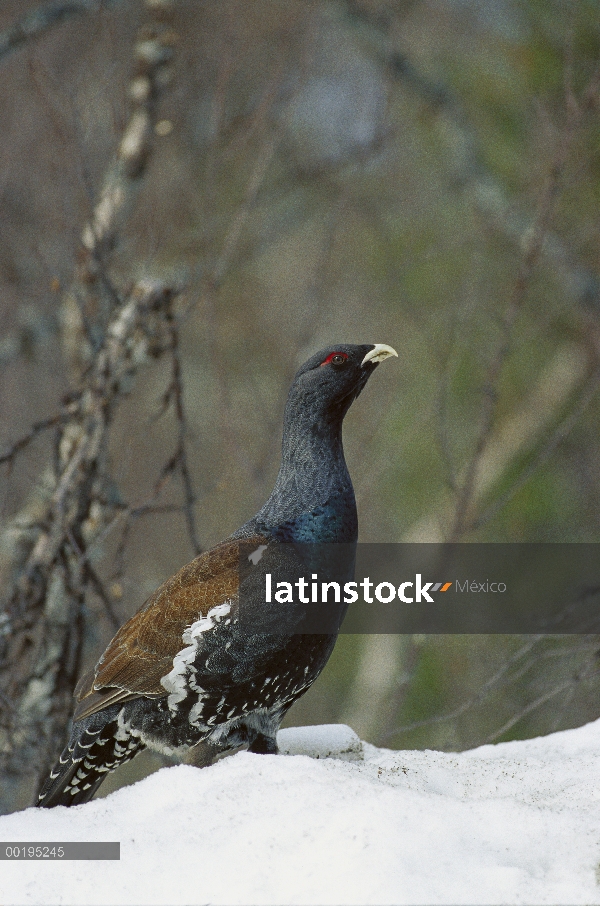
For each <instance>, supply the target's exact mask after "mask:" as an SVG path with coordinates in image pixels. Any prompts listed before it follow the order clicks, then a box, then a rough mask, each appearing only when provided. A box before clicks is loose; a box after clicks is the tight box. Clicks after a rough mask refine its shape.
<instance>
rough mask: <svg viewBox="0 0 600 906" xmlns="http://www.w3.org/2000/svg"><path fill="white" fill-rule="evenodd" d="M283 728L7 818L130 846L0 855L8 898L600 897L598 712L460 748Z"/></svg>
mask: <svg viewBox="0 0 600 906" xmlns="http://www.w3.org/2000/svg"><path fill="white" fill-rule="evenodd" d="M279 745H280V748H281V750H282V752H283V753H286V754H280V755H277V756H275V755H252V754H249V753H247V752H240V753H238V754H237V755H234V756H232V757H229V758H226V759H223V760H221V761H219V762H217V764H215V765H213V766H212V767H210V768H203V769H202V770H199V769H198V768H194V767H190V766H187V765H178V766H175V767H170V768H164V769H162V770H160V771H158V772H157V773H155V774H152V775H151V776H150V777H147V778H146V779H145V780H142V781H141V782H139V783H136V784H134V785H132V786H129V787H126V788H123V789H120V790H118V791H117V792H115V793H113V794H112V795H110V796H108V797H106V798H105V799H99V800H96V801H93V802H90V803H88V804H87V805H81V806H77V807H74V808H71V809H66V808H62V807H60V808H55V809H50V810H45V809H27V810H25V811H23V812H18V813H16V814H14V815H7V816H5V817H2V818H0V838H1V839H2V840H4V841H14V842H17V841H19V842H21V841H35V842H37V841H40V842H42V841H43V842H46V841H57V842H58V841H73V840H86V841H90V840H119V841H120V843H121V860H120V862H116V861H114V862H77V861H76V862H67V863H64V862H63V863H57V862H51V863H48V862H37V863H36V862H23V861H19V862H7V861H4V862H1V863H0V902H1V903H2V904H4V906H9V904H25V903H27V904H38V903H43V904H44V906H53V904H59V903H62V904H77V906H83V904H97V906H99V904H110V906H119V904H161V906H163V904H172V906H177V904H201V903H202V904H204V903H214V904H221V903H223V904H225V903H226V904H267V903H273V904H296V903H298V904H355V903H356V904H378V906H381V904H402V903H410V904H420V903H427V904H433V903H436V904H437V903H439V904H442V903H448V904H476V903H477V904H487V903H490V904H499V903H503V904H513V903H515V904H516V903H526V904H527V903H537V904H543V903H552V904H567V903H568V904H577V903H582V904H583V903H585V904H600V886H599V881H598V878H599V876H600V875H599V872H600V868H599V863H600V803H599V801H598V800H599V799H600V757H599V755H598V753H599V752H600V721H596V722H595V723H592V724H588V725H587V726H585V727H581V728H579V729H577V730H568V731H566V732H562V733H555V734H553V735H551V736H548V737H545V738H541V739H534V740H528V741H525V742H511V743H503V744H501V745H495V746H483V747H482V748H479V749H475V750H473V751H470V752H463V753H460V754H446V753H442V752H432V751H426V752H419V751H409V752H393V751H389V750H386V749H377V748H375V747H374V746H370V745H368V744H366V743H361V741H360V740H359V739H358V737H357V736H356V735H355V734H354V733H353V731H352V730H351V729H350V728H349V727H344V726H329V727H327V726H325V727H305V728H295V729H290V730H283V731H281V733H280V734H279Z"/></svg>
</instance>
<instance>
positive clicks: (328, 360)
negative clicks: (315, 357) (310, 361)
mask: <svg viewBox="0 0 600 906" xmlns="http://www.w3.org/2000/svg"><path fill="white" fill-rule="evenodd" d="M336 355H341V356H342V358H343V359H347V358H348V356H347V355H346V353H345V352H332V353H330V354H329V355H328V356H327V358H326V359H325V361H324V362H321V368H322V367H323V365H329V363H330V362H331V360H332V359H333V358H335V356H336Z"/></svg>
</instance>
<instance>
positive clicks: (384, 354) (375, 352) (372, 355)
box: [360, 343, 398, 368]
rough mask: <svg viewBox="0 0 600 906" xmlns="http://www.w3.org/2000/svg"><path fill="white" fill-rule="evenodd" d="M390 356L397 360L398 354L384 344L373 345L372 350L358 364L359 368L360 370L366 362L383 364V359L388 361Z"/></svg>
mask: <svg viewBox="0 0 600 906" xmlns="http://www.w3.org/2000/svg"><path fill="white" fill-rule="evenodd" d="M391 355H395V356H396V358H398V353H397V352H396V350H395V349H392V347H391V346H386V344H385V343H375V346H374V347H373V349H372V350H371V351H370V352H368V353H367V354H366V356H365V357H364V359H363V360H362V362H361V363H360V367H361V368H362V366H363V365H366V364H367V362H373V363H375V362H383V360H384V359H389V357H390V356H391Z"/></svg>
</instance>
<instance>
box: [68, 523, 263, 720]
mask: <svg viewBox="0 0 600 906" xmlns="http://www.w3.org/2000/svg"><path fill="white" fill-rule="evenodd" d="M254 542H256V544H257V545H260V544H264V543H265V539H264V538H263V537H262V536H260V535H257V536H255V537H252V538H245V539H244V541H243V543H244V544H247V543H251V544H253V543H254ZM239 545H240V542H239V541H224V542H222V543H221V544H219V545H217V547H214V548H212V550H210V551H206V552H205V553H203V554H200V556H199V557H196V559H195V560H192V562H191V563H188V564H187V565H186V566H184V567H182V568H181V569H180V570H179V572H177V573H175V575H174V576H172V577H171V578H170V579H168V580H167V581H166V582H164V583H163V584H162V585H161V586H160V588H157V590H156V591H155V592H154V593H153V594H152V595H151V596H150V597H149V598H148V600H147V601H146V603H145V604H143V605H142V607H141V608H140V610H138V612H137V613H136V614H135V615H134V616H133V617H131V619H130V620H128V621H127V623H125V624H124V625H123V626H121V628H120V629H119V631H118V632H117V634H116V635H115V637H114V639H113V640H112V642H111V643H110V645H109V646H108V648H107V649H106V651H105V652H104V654H103V655H102V657H101V658H100V660H99V661H98V663H97V665H96V667H95V670H94V671H92V672H90V673H88V674H86V675H85V676H83V677H82V678H81V680H80V681H79V683H78V685H77V688H76V690H75V695H76V698H77V701H78V705H77V707H76V709H75V715H74V717H75V720H81V719H82V718H83V717H87V716H88V715H90V714H94V713H95V712H96V711H100V710H102V708H106V707H107V706H108V705H111V704H114V703H116V702H122V701H127V700H128V699H131V698H136V697H137V696H139V695H144V696H150V697H152V696H163V695H167V692H166V690H165V689H164V688H163V687H162V686H161V684H160V680H161V677H163V676H165V675H166V674H167V673H169V671H170V670H171V669H172V667H173V658H174V657H175V655H176V654H177V653H178V652H179V651H181V649H182V647H183V641H182V634H183V632H184V630H185V629H186V627H188V626H190V625H191V624H192V623H194V622H195V621H196V620H197V619H199V618H200V614H202V615H203V616H206V614H207V612H208V611H209V610H210V608H211V607H215V606H216V605H217V604H221V603H223V602H224V601H228V600H231V599H232V598H236V597H237V592H238V577H239Z"/></svg>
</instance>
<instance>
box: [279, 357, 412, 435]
mask: <svg viewBox="0 0 600 906" xmlns="http://www.w3.org/2000/svg"><path fill="white" fill-rule="evenodd" d="M390 356H396V357H397V356H398V353H397V352H396V350H395V349H392V347H391V346H386V344H385V343H375V344H369V345H360V346H358V345H351V344H347V343H338V344H337V345H335V346H328V347H327V348H326V349H322V350H321V351H320V352H317V353H316V354H315V355H313V356H311V358H310V359H308V361H306V362H305V363H304V365H302V367H301V368H300V369H299V371H298V372H297V374H296V377H295V378H294V382H293V384H292V387H291V389H290V395H289V398H288V402H289V403H290V404H291V405H292V406H293V407H294V408H295V404H298V403H300V404H301V406H302V408H303V409H304V411H305V412H307V413H308V412H310V414H311V415H312V416H313V417H316V418H317V419H318V418H319V417H323V416H325V417H328V420H329V418H334V419H335V420H338V419H339V420H340V421H341V420H342V419H343V418H344V416H345V414H346V412H347V411H348V409H349V408H350V406H351V405H352V403H353V402H354V400H355V399H356V397H357V396H358V395H359V393H360V392H361V391H362V389H363V388H364V386H365V384H366V383H367V381H368V380H369V378H370V376H371V375H372V374H373V372H374V371H375V369H376V368H377V366H378V365H379V363H380V362H383V361H384V359H387V358H389V357H390Z"/></svg>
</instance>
